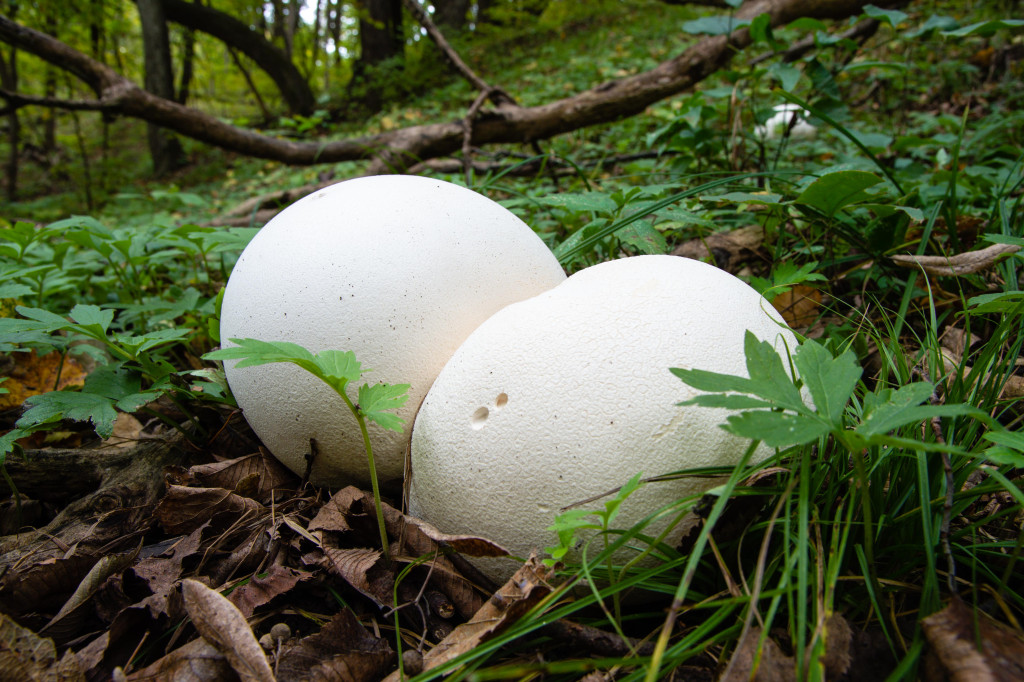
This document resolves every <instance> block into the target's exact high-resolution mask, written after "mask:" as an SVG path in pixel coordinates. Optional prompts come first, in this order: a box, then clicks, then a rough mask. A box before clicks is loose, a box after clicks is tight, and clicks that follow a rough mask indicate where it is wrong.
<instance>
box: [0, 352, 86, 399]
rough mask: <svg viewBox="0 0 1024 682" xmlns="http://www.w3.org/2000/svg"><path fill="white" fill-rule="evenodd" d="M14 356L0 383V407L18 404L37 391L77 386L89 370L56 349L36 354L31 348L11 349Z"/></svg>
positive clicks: (83, 381) (44, 391)
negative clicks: (1, 385)
mask: <svg viewBox="0 0 1024 682" xmlns="http://www.w3.org/2000/svg"><path fill="white" fill-rule="evenodd" d="M14 358H15V364H14V367H12V368H11V370H10V372H9V373H7V380H6V381H5V382H4V383H3V387H4V388H6V389H7V391H8V393H0V410H9V409H11V408H14V407H19V406H20V405H21V404H22V403H23V402H25V399H26V398H28V397H30V396H34V395H39V394H40V393H48V392H50V391H63V390H65V389H67V388H70V387H72V386H81V385H82V384H83V383H85V377H86V376H88V374H89V373H88V372H87V371H86V370H85V368H84V367H83V366H82V364H81V363H80V362H79V361H78V360H76V359H75V358H73V357H72V356H70V355H65V356H63V357H62V356H61V354H60V353H56V352H54V353H47V354H46V355H44V356H42V357H39V356H38V355H36V352H35V351H34V350H33V351H30V352H28V353H15V354H14ZM58 375H59V377H60V381H58V380H57V378H58Z"/></svg>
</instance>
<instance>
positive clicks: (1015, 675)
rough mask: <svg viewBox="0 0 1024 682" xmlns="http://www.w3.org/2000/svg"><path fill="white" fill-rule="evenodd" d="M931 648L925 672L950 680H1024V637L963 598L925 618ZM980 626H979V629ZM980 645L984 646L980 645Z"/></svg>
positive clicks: (958, 681)
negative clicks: (972, 606)
mask: <svg viewBox="0 0 1024 682" xmlns="http://www.w3.org/2000/svg"><path fill="white" fill-rule="evenodd" d="M921 628H922V629H923V631H924V636H925V640H927V642H928V644H929V646H930V650H929V654H928V658H927V659H926V663H925V666H926V667H925V675H926V677H927V678H928V679H932V680H950V682H1019V681H1020V680H1024V637H1022V636H1021V633H1020V632H1017V631H1015V630H1011V629H1010V628H1008V627H1007V626H1005V625H1003V624H1002V623H999V622H997V621H995V620H993V619H992V618H990V617H989V616H988V615H987V614H985V613H982V612H979V611H975V610H972V609H971V607H970V606H968V605H967V604H965V603H964V602H963V601H961V600H960V599H954V600H953V601H951V602H950V603H949V605H948V606H946V608H944V609H942V610H941V611H939V612H937V613H933V614H932V615H930V616H928V617H927V618H925V619H924V620H922V621H921ZM975 628H977V629H975ZM979 645H980V647H979Z"/></svg>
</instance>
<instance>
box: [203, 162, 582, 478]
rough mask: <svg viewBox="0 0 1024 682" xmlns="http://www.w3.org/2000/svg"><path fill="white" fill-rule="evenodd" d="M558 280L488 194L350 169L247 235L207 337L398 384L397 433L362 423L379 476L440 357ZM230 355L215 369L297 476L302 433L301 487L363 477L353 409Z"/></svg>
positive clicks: (546, 255)
mask: <svg viewBox="0 0 1024 682" xmlns="http://www.w3.org/2000/svg"><path fill="white" fill-rule="evenodd" d="M564 280H565V273H564V272H563V271H562V268H561V267H560V266H559V264H558V261H557V260H556V259H555V257H554V255H553V254H552V253H551V251H550V250H549V249H548V248H547V246H545V245H544V243H543V242H542V241H541V239H540V238H539V237H538V236H537V235H536V234H535V233H534V232H533V230H531V229H530V227H529V226H527V225H526V224H525V223H524V222H523V221H521V220H520V219H519V218H517V217H516V216H515V215H513V214H512V213H511V212H509V211H508V210H506V209H505V208H503V207H502V206H500V205H499V204H497V203H495V202H494V201H491V200H490V199H488V198H487V197H484V196H482V195H480V194H477V193H476V192H473V191H471V190H468V189H466V188H464V187H460V186H458V185H454V184H451V183H447V182H443V181H441V180H435V179H431V178H424V177H416V176H399V175H387V176H373V177H364V178H357V179H354V180H348V181H345V182H341V183H338V184H336V185H332V186H330V187H327V188H325V189H321V190H317V191H316V192H314V193H312V194H310V195H309V196H307V197H304V198H303V199H300V200H299V201H297V202H295V203H294V204H292V205H291V206H289V207H288V208H286V209H285V210H284V211H282V212H281V213H280V214H278V215H277V216H275V217H274V218H273V220H271V221H270V222H269V223H267V225H266V226H265V227H264V228H263V229H262V230H260V231H259V232H258V233H257V234H256V236H255V237H254V238H253V240H252V241H251V242H250V243H249V245H248V246H247V247H246V249H245V250H244V251H243V253H242V255H241V257H240V258H239V260H238V263H237V264H236V265H235V268H234V270H233V271H232V273H231V277H230V278H229V280H228V283H227V287H226V289H225V291H224V300H223V304H222V308H221V326H220V334H221V339H222V340H223V342H224V345H225V346H226V347H227V346H230V345H231V344H230V342H229V341H228V340H229V339H232V338H255V339H260V340H264V341H290V342H292V343H297V344H299V345H301V346H305V347H306V348H307V349H309V350H310V351H312V352H314V353H318V352H320V351H324V350H332V349H333V350H342V351H348V350H350V351H353V352H354V353H355V355H356V358H357V359H358V360H359V361H360V362H361V363H362V366H363V368H364V369H366V368H369V369H371V370H373V371H372V372H368V373H367V374H365V375H364V376H363V380H362V381H363V382H369V383H376V382H384V383H389V384H401V383H408V384H411V388H410V389H409V400H408V401H407V402H406V404H405V406H404V407H403V408H402V409H401V410H399V411H398V413H397V414H398V416H400V417H402V418H404V419H405V420H406V424H405V430H404V432H402V433H396V432H394V431H385V430H384V429H381V428H379V427H377V426H375V425H370V427H369V428H370V435H371V442H372V444H373V449H374V458H375V460H376V465H377V474H378V477H379V478H380V480H381V481H382V482H385V483H386V482H388V481H391V482H394V481H396V480H400V479H401V477H402V475H403V471H404V465H405V453H406V450H407V446H408V442H409V432H410V429H411V427H412V419H413V418H414V417H415V414H416V410H417V408H418V407H419V405H420V403H421V402H422V400H423V396H424V395H426V392H427V389H429V388H430V385H431V383H432V382H433V381H434V378H435V377H436V376H437V373H438V372H439V371H440V370H441V368H442V367H443V366H444V363H445V362H446V361H447V360H448V358H449V357H451V355H452V353H454V352H455V350H456V349H457V348H458V347H459V345H460V344H461V343H462V342H463V341H464V340H465V339H466V337H467V336H469V334H470V333H471V332H472V331H473V330H474V329H476V328H477V326H479V325H480V323H482V322H483V321H484V320H486V319H487V318H488V317H490V316H491V315H492V314H494V313H495V312H497V311H498V310H501V309H502V308H504V307H505V306H507V305H508V304H510V303H513V302H515V301H520V300H523V299H526V298H529V297H531V296H535V295H536V294H539V293H541V292H543V291H546V290H548V289H551V288H552V287H554V286H556V285H558V284H559V283H561V282H563V281H564ZM234 364H235V362H233V361H229V362H226V363H225V370H226V373H227V380H228V384H229V385H230V386H231V390H232V392H233V393H234V395H235V398H236V399H237V401H238V405H239V407H241V408H242V410H243V414H244V415H245V418H246V419H247V420H248V421H249V424H250V425H251V426H252V428H253V430H254V431H255V432H256V434H257V435H258V436H259V437H260V439H261V440H262V441H263V443H264V444H265V445H266V446H267V447H268V448H269V449H270V450H271V452H273V454H274V455H275V456H276V457H277V458H278V459H279V460H281V462H283V463H284V464H285V465H286V466H288V467H289V468H291V469H292V470H293V471H295V472H297V473H299V474H302V473H303V472H304V471H305V469H306V460H305V455H306V453H308V452H309V451H310V438H315V439H316V441H317V446H318V450H319V452H318V455H317V458H316V460H315V462H314V465H313V469H312V471H311V477H310V479H311V481H312V482H313V483H315V484H319V485H328V486H340V485H343V484H348V483H365V482H366V481H367V480H369V470H368V466H367V461H366V453H365V452H364V450H363V443H362V438H361V436H360V432H359V428H358V425H357V423H356V421H355V418H354V417H353V416H352V415H351V414H350V413H349V411H348V409H346V407H345V405H344V403H343V402H342V400H341V398H340V397H339V396H338V395H337V394H335V393H334V392H333V391H332V390H331V389H330V388H329V387H328V386H327V385H325V384H323V383H322V382H320V381H319V380H318V379H316V378H314V377H313V376H312V375H310V374H308V373H306V372H305V371H304V370H302V369H300V368H298V367H295V366H293V365H290V364H271V365H263V366H259V367H247V368H243V369H237V368H235V367H234ZM360 383H362V382H360ZM355 388H356V387H355V386H352V387H350V389H349V391H350V396H351V397H353V399H354V397H355Z"/></svg>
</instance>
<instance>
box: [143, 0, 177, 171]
mask: <svg viewBox="0 0 1024 682" xmlns="http://www.w3.org/2000/svg"><path fill="white" fill-rule="evenodd" d="M135 4H136V6H137V7H138V8H139V22H140V23H141V24H142V46H143V56H144V58H145V64H146V90H148V91H149V92H151V93H153V94H154V95H156V96H157V97H160V98H162V99H166V100H170V101H174V73H173V71H172V69H171V43H170V40H169V39H168V36H167V17H166V16H164V11H163V7H162V6H161V5H160V2H159V0H136V2H135ZM148 138H149V154H150V156H151V157H152V159H153V174H154V175H156V176H157V177H162V176H164V175H166V174H167V173H169V172H170V171H172V170H174V169H175V168H178V167H180V166H181V164H182V162H183V153H182V149H181V143H180V142H178V140H177V138H175V137H174V136H173V135H171V134H170V132H169V131H166V130H164V129H163V128H162V127H160V126H159V125H155V124H153V123H150V124H149V126H148Z"/></svg>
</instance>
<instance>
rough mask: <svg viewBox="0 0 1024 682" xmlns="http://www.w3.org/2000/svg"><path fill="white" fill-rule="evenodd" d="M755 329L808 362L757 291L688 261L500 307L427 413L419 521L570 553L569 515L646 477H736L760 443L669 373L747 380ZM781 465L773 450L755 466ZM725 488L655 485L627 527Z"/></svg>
mask: <svg viewBox="0 0 1024 682" xmlns="http://www.w3.org/2000/svg"><path fill="white" fill-rule="evenodd" d="M747 330H750V331H751V332H753V334H754V335H755V336H756V337H757V338H758V339H760V340H763V341H769V342H771V343H772V344H773V345H774V347H775V349H776V350H777V351H778V352H779V353H780V354H783V355H785V354H786V353H787V348H788V349H791V350H792V349H795V348H796V339H795V337H794V336H793V333H792V332H791V331H790V330H789V328H788V327H786V326H785V323H783V322H782V320H781V318H780V317H779V315H778V314H777V313H776V312H775V310H774V309H773V308H772V307H771V305H770V304H768V303H767V302H766V301H765V300H764V299H763V298H762V297H761V296H760V295H759V294H758V293H757V292H756V291H755V290H754V289H752V288H751V287H749V286H748V285H747V284H745V283H744V282H742V281H741V280H739V279H737V278H735V277H733V276H732V275H730V274H728V273H726V272H724V271H722V270H719V269H718V268H715V267H713V266H711V265H707V264H705V263H701V262H699V261H695V260H689V259H685V258H680V257H677V256H637V257H634V258H624V259H621V260H616V261H610V262H607V263H601V264H600V265H595V266H593V267H590V268H586V269H584V270H581V271H580V272H577V273H576V274H574V275H573V276H572V277H570V278H569V279H567V280H566V281H565V282H563V283H562V284H560V285H558V286H557V287H555V288H554V289H552V290H550V291H547V292H545V293H543V294H540V295H538V296H535V297H534V298H531V299H529V300H526V301H522V302H519V303H514V304H512V305H510V306H508V307H506V308H504V309H502V310H501V311H500V312H498V313H496V314H495V315H494V316H492V317H491V318H490V319H488V320H487V321H486V322H484V323H483V324H482V325H480V327H478V328H477V330H476V331H475V332H473V334H472V335H470V337H469V338H468V339H466V341H465V342H464V343H463V344H462V346H461V347H460V348H459V350H458V351H457V352H456V353H455V355H453V356H452V358H451V360H449V361H448V364H447V365H445V367H444V369H443V370H442V371H441V373H440V375H438V377H437V380H436V381H435V382H434V385H433V386H432V387H431V389H430V391H429V393H428V394H427V397H426V399H425V400H424V401H423V406H422V407H421V408H420V412H419V414H418V416H417V418H416V424H415V426H414V428H413V437H412V453H411V465H412V479H411V486H410V491H409V508H410V511H411V513H413V514H414V515H416V516H419V517H421V518H423V519H425V520H427V521H428V522H430V523H431V524H433V525H434V526H436V527H438V528H440V529H441V530H443V531H444V532H447V533H467V534H479V535H482V536H484V537H487V538H490V539H491V540H494V541H495V542H497V543H499V544H501V545H503V546H505V547H506V548H508V549H509V550H510V551H511V552H512V553H513V554H516V555H519V556H522V557H525V556H527V555H528V554H529V552H530V551H531V550H532V549H540V550H542V549H544V548H545V547H550V546H553V545H556V544H557V536H556V535H555V533H553V532H551V531H549V530H547V528H548V527H549V526H551V524H552V523H553V522H554V520H555V516H556V515H557V514H558V513H559V510H560V509H561V508H563V507H565V506H567V505H570V504H573V503H576V502H579V501H581V500H585V499H588V498H591V497H592V496H595V495H601V494H603V493H606V492H607V491H609V490H611V489H614V488H616V487H618V486H621V485H623V484H624V483H626V482H627V481H628V480H629V479H630V478H631V477H632V476H633V475H635V474H636V473H638V472H643V473H644V474H645V475H646V476H654V475H658V474H664V473H669V472H673V471H678V470H681V469H689V468H694V467H706V466H720V465H726V466H730V465H733V464H735V463H736V462H738V461H739V460H740V458H741V456H742V455H743V453H744V452H745V450H746V449H747V447H748V445H749V443H748V441H746V440H744V439H740V438H737V437H735V436H733V435H731V434H729V433H727V432H726V431H724V430H723V429H721V428H720V427H719V425H720V424H722V423H723V422H724V421H725V419H726V417H727V416H728V414H729V413H728V412H727V411H724V410H717V409H710V408H703V407H696V406H688V407H679V406H677V405H676V403H678V402H680V401H683V400H686V399H688V398H690V397H692V396H694V395H696V393H697V392H696V391H695V390H694V389H692V388H691V387H689V386H687V385H685V384H683V383H682V382H681V381H680V380H679V379H678V378H677V377H675V376H674V375H673V374H672V373H671V372H670V371H669V368H670V367H682V368H687V369H692V368H698V369H704V370H709V371H713V372H722V373H728V374H742V375H744V376H746V374H747V372H746V356H745V354H744V347H743V343H744V335H745V332H746V331H747ZM770 453H771V451H770V450H769V449H768V448H766V447H761V448H760V449H759V450H757V451H756V453H755V461H756V460H759V459H763V458H765V457H767V456H768V455H769V454H770ZM717 484H718V481H714V480H709V479H706V478H681V479H677V480H672V481H665V482H660V483H651V484H647V485H645V486H643V487H641V488H640V489H639V490H638V491H637V492H635V493H634V494H633V495H632V496H631V497H630V498H629V499H627V500H626V502H625V503H624V504H623V505H622V507H621V508H620V512H619V516H618V519H617V520H616V526H617V527H620V528H629V527H630V526H632V525H633V524H635V523H636V522H637V521H639V520H641V519H642V518H644V517H645V516H647V515H648V514H650V513H652V512H654V511H655V510H657V509H659V508H660V507H662V506H664V505H665V504H668V503H670V502H672V501H674V500H678V499H681V498H684V497H687V496H692V495H698V494H700V493H701V492H703V491H705V490H706V489H707V488H710V487H712V486H714V485H717ZM650 532H651V533H652V534H656V533H657V532H658V531H657V530H654V531H650ZM675 539H676V536H672V537H670V538H669V540H668V542H669V543H672V542H673V541H674V540H675ZM593 551H594V552H596V551H597V550H596V549H595V550H593ZM474 563H476V564H477V565H478V566H479V567H480V568H481V569H482V570H484V571H485V572H486V573H488V574H490V576H491V577H493V578H494V579H495V580H498V581H502V580H504V579H505V578H507V577H508V576H509V575H510V574H511V573H512V571H513V570H514V568H515V562H512V561H511V560H508V559H481V560H477V561H475V562H474Z"/></svg>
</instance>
